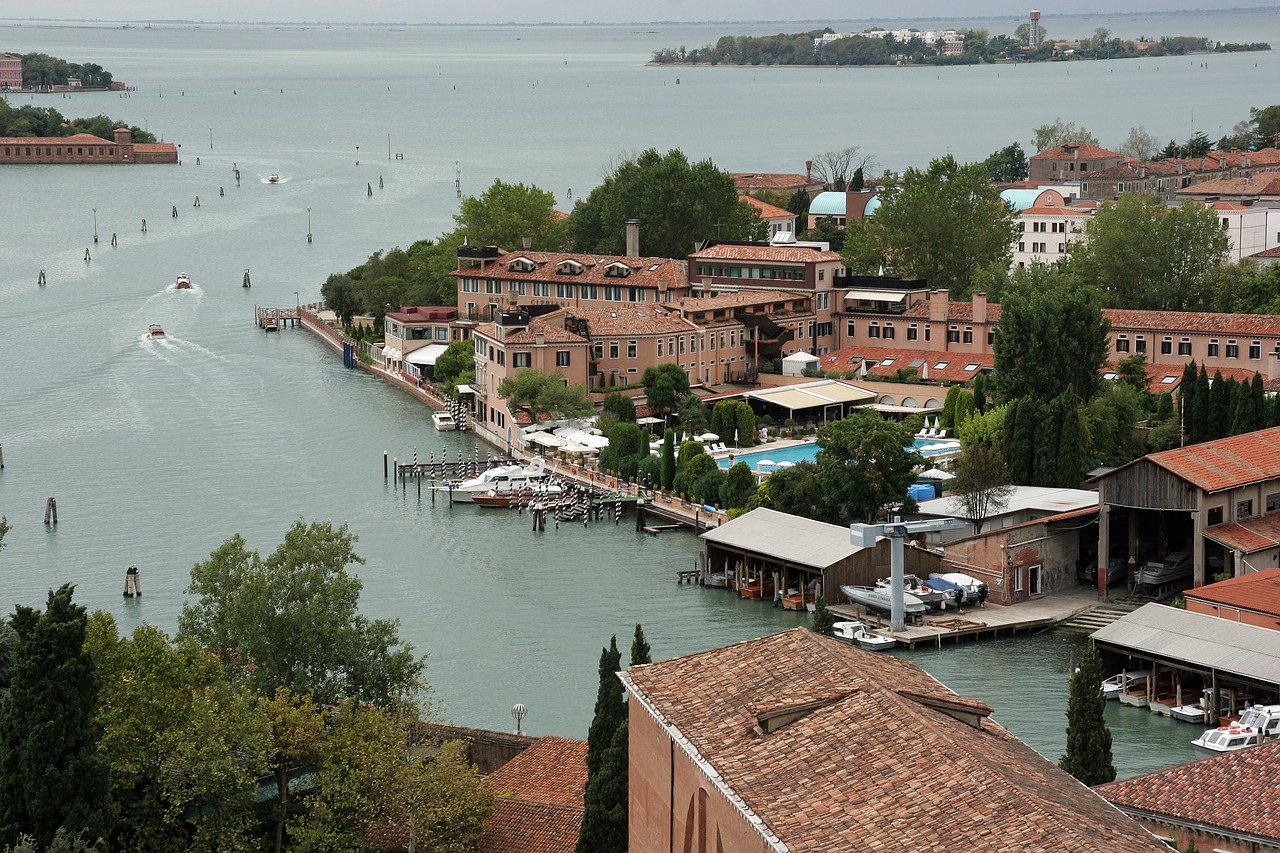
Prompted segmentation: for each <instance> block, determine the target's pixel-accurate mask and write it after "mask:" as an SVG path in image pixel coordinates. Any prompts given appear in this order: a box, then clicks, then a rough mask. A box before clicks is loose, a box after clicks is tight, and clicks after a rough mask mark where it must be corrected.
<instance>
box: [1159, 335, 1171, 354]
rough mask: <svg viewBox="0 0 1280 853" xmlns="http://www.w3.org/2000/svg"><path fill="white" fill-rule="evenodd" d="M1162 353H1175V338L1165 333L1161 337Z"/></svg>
mask: <svg viewBox="0 0 1280 853" xmlns="http://www.w3.org/2000/svg"><path fill="white" fill-rule="evenodd" d="M1160 354H1161V355H1173V338H1171V337H1169V336H1168V335H1165V336H1164V337H1163V338H1161V339H1160Z"/></svg>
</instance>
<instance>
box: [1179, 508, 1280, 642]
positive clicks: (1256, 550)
mask: <svg viewBox="0 0 1280 853" xmlns="http://www.w3.org/2000/svg"><path fill="white" fill-rule="evenodd" d="M1250 521H1252V522H1254V524H1250V523H1249V522H1241V523H1239V524H1226V525H1223V526H1222V527H1215V528H1212V529H1210V530H1208V531H1206V532H1205V535H1206V536H1208V537H1210V538H1212V539H1214V540H1216V541H1217V542H1219V543H1220V544H1223V545H1225V546H1226V547H1229V548H1233V549H1234V550H1235V551H1236V552H1237V553H1239V554H1240V559H1241V561H1242V563H1243V565H1242V567H1241V568H1242V569H1243V570H1244V571H1245V572H1247V573H1248V574H1242V575H1240V576H1239V577H1234V578H1228V579H1227V580H1224V581H1218V582H1217V583H1211V584H1208V585H1206V586H1202V587H1200V588H1199V589H1189V590H1187V592H1186V596H1185V597H1186V601H1187V612H1189V613H1205V614H1207V615H1209V616H1217V617H1218V618H1219V619H1226V620H1229V621H1231V622H1241V623H1243V624H1245V625H1257V626H1258V627H1259V628H1270V629H1272V630H1273V631H1275V630H1280V568H1276V567H1275V566H1276V563H1277V561H1278V560H1280V538H1277V537H1276V534H1277V533H1280V512H1273V513H1270V514H1268V515H1264V516H1262V517H1260V518H1255V519H1250ZM1268 565H1270V566H1271V568H1264V567H1265V566H1268Z"/></svg>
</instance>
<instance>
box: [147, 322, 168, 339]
mask: <svg viewBox="0 0 1280 853" xmlns="http://www.w3.org/2000/svg"><path fill="white" fill-rule="evenodd" d="M147 336H148V337H151V338H163V337H164V336H165V334H164V329H162V328H160V325H159V324H158V323H152V324H151V325H150V326H148V327H147Z"/></svg>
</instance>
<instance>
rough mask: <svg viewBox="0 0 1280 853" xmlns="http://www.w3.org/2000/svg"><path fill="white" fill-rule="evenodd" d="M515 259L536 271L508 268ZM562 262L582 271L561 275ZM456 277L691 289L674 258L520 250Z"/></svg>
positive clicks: (684, 268) (681, 264) (684, 269)
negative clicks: (615, 272) (614, 270)
mask: <svg viewBox="0 0 1280 853" xmlns="http://www.w3.org/2000/svg"><path fill="white" fill-rule="evenodd" d="M516 258H528V259H529V260H531V261H533V264H534V268H533V270H532V271H530V272H521V271H519V270H512V269H508V268H507V265H508V264H509V263H511V262H512V261H513V260H515V259H516ZM562 261H577V262H578V263H579V264H582V272H580V273H575V274H567V273H558V272H556V266H557V265H558V264H560V263H561V262H562ZM619 262H621V263H623V264H626V265H627V266H629V267H631V274H630V275H626V276H610V275H605V269H606V268H607V267H609V266H610V265H611V264H615V263H619ZM451 274H452V275H454V276H459V277H462V276H465V277H467V278H482V279H501V280H502V281H522V280H523V281H555V282H564V283H565V284H596V285H621V286H623V287H650V288H653V287H657V286H658V285H659V284H665V285H667V286H669V287H673V288H676V289H681V288H687V287H688V286H689V272H688V264H687V263H686V262H685V261H683V260H673V259H671V258H639V257H637V258H630V257H624V256H622V255H589V254H581V253H568V252H533V251H526V250H520V251H516V252H503V253H502V256H501V257H499V258H496V259H494V260H491V261H488V262H486V263H485V265H484V267H483V268H481V267H478V266H476V267H466V268H464V269H458V270H454V271H453V273H451Z"/></svg>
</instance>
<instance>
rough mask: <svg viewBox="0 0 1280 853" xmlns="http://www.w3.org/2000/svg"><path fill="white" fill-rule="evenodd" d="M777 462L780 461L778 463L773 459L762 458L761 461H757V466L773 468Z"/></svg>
mask: <svg viewBox="0 0 1280 853" xmlns="http://www.w3.org/2000/svg"><path fill="white" fill-rule="evenodd" d="M777 464H778V463H777V462H774V461H773V460H772V459H761V460H760V461H759V462H757V463H756V467H757V468H772V467H773V466H775V465H777Z"/></svg>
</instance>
